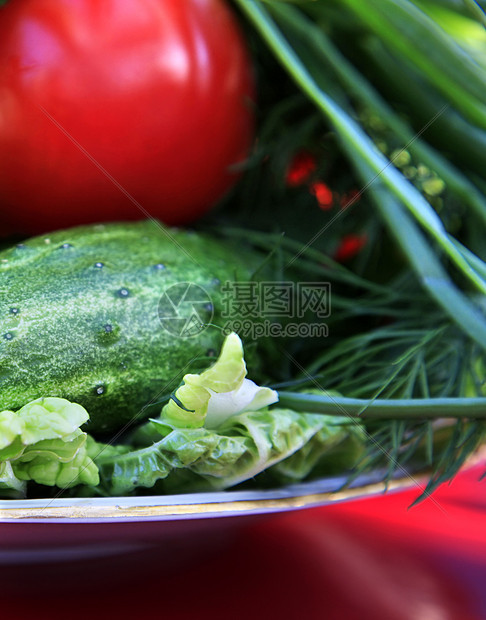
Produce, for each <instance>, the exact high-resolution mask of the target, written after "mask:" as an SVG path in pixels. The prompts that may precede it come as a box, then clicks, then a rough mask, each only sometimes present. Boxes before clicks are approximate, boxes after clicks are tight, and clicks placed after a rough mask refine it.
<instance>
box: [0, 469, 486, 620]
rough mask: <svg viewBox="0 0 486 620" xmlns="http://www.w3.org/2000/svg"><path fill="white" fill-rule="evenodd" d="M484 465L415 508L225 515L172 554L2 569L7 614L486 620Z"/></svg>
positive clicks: (364, 506) (403, 501)
mask: <svg viewBox="0 0 486 620" xmlns="http://www.w3.org/2000/svg"><path fill="white" fill-rule="evenodd" d="M484 467H485V464H483V465H478V466H475V467H474V468H471V469H469V470H467V471H465V472H463V473H461V474H460V475H459V476H458V477H457V478H456V479H455V480H454V481H453V482H452V484H450V485H447V486H443V487H441V488H440V489H439V490H438V491H437V492H436V493H435V494H434V495H433V497H432V498H431V499H428V500H426V501H424V502H423V503H421V504H419V505H418V506H416V507H414V508H411V509H409V506H410V504H411V502H412V501H413V500H414V499H415V497H416V496H417V489H416V488H415V489H412V490H408V491H404V492H396V493H390V494H387V495H383V496H379V497H374V498H369V499H361V500H356V501H352V502H346V503H341V504H336V505H331V506H325V507H321V508H313V509H307V510H301V511H295V512H288V513H282V514H278V515H272V516H265V517H260V518H257V519H255V518H253V519H251V518H250V519H245V518H240V519H237V520H232V521H229V520H224V519H223V520H219V521H220V522H221V528H219V527H218V528H214V527H212V528H210V529H209V530H208V533H207V534H205V533H204V531H203V532H202V533H201V535H200V536H199V539H198V541H196V542H195V541H193V540H189V539H187V540H181V539H180V538H178V537H175V539H174V544H173V547H172V548H170V545H169V547H168V546H167V544H164V546H160V545H157V544H155V545H152V546H151V547H150V548H147V549H144V550H143V551H127V552H126V553H124V554H119V555H111V556H108V557H103V558H101V559H82V560H78V561H75V562H58V563H55V562H50V563H36V564H31V565H28V566H25V565H24V566H23V565H12V566H9V567H3V568H2V569H0V584H1V603H0V617H1V618H2V619H5V620H10V619H14V618H15V619H20V620H24V619H25V620H27V619H30V618H36V619H39V620H44V619H46V620H47V619H48V618H49V619H50V620H57V619H61V618H63V619H64V618H73V619H77V618H103V617H113V618H116V619H125V618H147V619H150V618H170V619H174V620H186V619H187V620H189V619H196V618H197V619H198V620H205V619H206V618H207V619H209V618H211V619H212V620H215V619H219V618H228V619H240V618H242V619H243V618H245V619H246V618H255V619H259V618H267V619H272V618H285V619H287V618H305V619H310V620H314V618H315V619H317V618H319V619H321V618H326V619H331V620H334V619H336V620H337V619H338V618H339V619H342V618H344V619H350V620H354V619H355V618H356V619H358V618H359V619H360V620H368V619H382V618H383V619H392V620H395V619H397V620H408V619H413V620H477V619H480V618H486V587H485V586H486V520H485V516H486V494H485V489H486V481H485V482H479V481H478V479H479V477H480V475H481V474H482V473H483V470H484ZM228 524H229V525H230V527H225V525H228ZM157 525H158V526H159V527H160V523H159V524H157ZM152 526H154V524H145V525H144V526H142V527H146V528H147V532H148V531H149V529H150V528H151V527H152ZM138 527H140V525H139V526H138ZM73 531H74V530H73ZM126 535H127V541H128V540H129V539H130V529H129V528H128V529H127V530H126ZM100 544H101V542H100Z"/></svg>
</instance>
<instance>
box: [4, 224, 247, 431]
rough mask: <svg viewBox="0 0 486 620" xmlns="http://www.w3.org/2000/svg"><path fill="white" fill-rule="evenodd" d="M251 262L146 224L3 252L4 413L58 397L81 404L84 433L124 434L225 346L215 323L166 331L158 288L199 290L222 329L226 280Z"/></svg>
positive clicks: (90, 230)
mask: <svg viewBox="0 0 486 620" xmlns="http://www.w3.org/2000/svg"><path fill="white" fill-rule="evenodd" d="M255 258H256V257H255V256H253V255H252V254H251V253H250V254H249V255H247V256H245V257H244V260H243V258H239V256H238V254H237V253H236V252H234V249H233V248H231V247H228V246H227V245H225V244H224V243H222V242H220V241H217V240H215V239H212V238H210V237H208V236H204V235H200V234H196V233H193V232H190V231H183V230H177V229H166V228H163V227H162V226H159V225H157V223H155V222H150V221H146V222H138V223H129V224H126V223H120V224H118V223H117V224H106V225H97V226H89V227H88V226H83V227H80V228H75V229H72V230H65V231H59V232H55V233H53V234H51V235H49V236H47V237H46V236H42V237H36V238H34V239H30V240H28V241H26V242H25V243H23V244H19V245H17V246H16V247H13V248H9V249H7V250H4V251H3V252H0V411H1V410H3V409H17V408H20V407H22V406H23V405H25V404H26V403H28V402H30V401H32V400H34V399H36V398H40V397H45V396H57V397H61V398H66V399H68V400H70V401H73V402H76V403H79V404H81V405H83V406H84V407H85V408H86V409H87V411H88V412H89V414H90V417H91V419H90V421H89V422H88V423H87V425H86V426H85V428H86V430H88V431H89V432H95V433H97V432H101V433H106V432H113V431H115V430H117V429H120V428H121V427H123V425H124V424H126V423H127V422H129V421H130V420H132V419H133V418H134V417H135V416H137V414H139V412H141V411H142V409H143V408H144V407H145V406H146V405H147V403H149V401H150V400H151V399H157V398H160V396H161V395H166V394H167V393H170V392H172V391H173V390H174V389H175V388H176V387H177V385H178V383H179V381H180V379H181V377H182V374H184V373H186V372H188V371H189V370H190V371H194V370H195V366H194V364H192V365H191V361H193V360H194V359H195V358H199V366H198V365H197V364H196V366H197V368H199V369H200V368H201V367H203V366H205V365H207V361H206V363H205V364H202V363H201V357H204V356H205V355H206V353H207V352H208V351H212V350H214V351H218V350H219V348H220V346H221V343H222V341H223V334H222V331H221V329H219V328H217V327H207V328H206V329H205V330H204V331H201V332H200V333H198V334H197V335H195V336H193V337H189V338H181V337H177V336H174V335H172V334H171V333H169V331H167V330H166V329H165V328H164V326H163V324H162V323H161V320H160V318H159V301H160V299H161V297H162V295H163V294H164V292H165V291H166V290H167V289H168V288H169V287H170V286H171V285H173V284H176V283H182V282H191V283H194V284H196V285H199V286H201V287H203V289H205V291H206V292H207V293H208V294H209V297H210V299H211V302H212V304H213V307H214V316H213V319H212V323H216V324H218V323H219V324H220V325H222V324H223V320H222V319H221V309H222V305H223V292H222V288H223V284H224V282H225V281H235V279H237V280H239V281H245V280H248V279H249V278H250V277H251V272H252V269H254V268H255V266H256V260H255ZM180 373H182V374H180ZM174 381H175V383H174ZM161 406H162V405H159V408H160V407H161ZM157 413H158V410H157ZM149 414H150V415H154V409H153V408H152V409H151V410H148V411H147V414H146V415H149ZM145 417H146V416H145ZM141 419H142V416H140V418H139V421H141Z"/></svg>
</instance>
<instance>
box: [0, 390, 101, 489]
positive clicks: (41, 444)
mask: <svg viewBox="0 0 486 620" xmlns="http://www.w3.org/2000/svg"><path fill="white" fill-rule="evenodd" d="M88 419H89V415H88V413H87V411H86V410H85V409H84V408H83V407H81V405H77V404H76V403H71V402H69V401H68V400H65V399H63V398H40V399H38V400H35V401H32V402H30V403H28V404H27V405H25V406H24V407H22V409H20V410H19V411H17V412H13V411H2V412H0V489H12V490H15V491H18V492H20V493H22V492H24V491H25V487H26V482H28V481H29V480H32V481H34V482H37V483H39V484H44V485H48V486H58V487H61V488H67V487H71V486H75V485H77V484H87V485H97V484H98V483H99V474H98V468H97V466H96V465H95V464H94V462H93V461H92V459H91V457H90V456H89V455H88V452H87V449H86V439H87V434H86V433H84V432H82V431H81V430H80V426H82V424H84V423H85V422H86V421H87V420H88Z"/></svg>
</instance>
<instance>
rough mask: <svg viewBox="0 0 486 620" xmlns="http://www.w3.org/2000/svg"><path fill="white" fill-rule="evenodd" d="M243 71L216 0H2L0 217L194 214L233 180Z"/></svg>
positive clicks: (246, 87) (249, 132)
mask: <svg viewBox="0 0 486 620" xmlns="http://www.w3.org/2000/svg"><path fill="white" fill-rule="evenodd" d="M253 81H254V80H253V74H252V67H251V62H250V59H249V56H248V52H247V50H246V46H245V43H244V40H243V37H242V36H241V33H240V30H239V27H238V24H237V22H236V20H235V17H234V15H233V13H232V11H231V8H230V7H229V6H228V5H227V4H226V3H225V2H224V1H223V0H184V1H182V2H181V0H124V1H123V2H116V1H113V0H110V1H109V2H105V3H104V4H103V7H100V4H99V2H98V1H97V0H75V1H73V0H43V2H41V3H39V2H38V1H37V0H20V1H18V0H11V1H10V2H7V3H6V4H5V6H3V7H2V8H1V12H0V92H1V93H2V95H1V97H0V118H1V119H2V121H1V123H0V195H1V198H2V209H1V211H0V227H1V226H8V227H9V228H10V229H11V230H12V232H17V233H23V234H34V233H36V234H37V233H41V232H48V231H49V232H50V231H51V230H56V229H59V228H66V227H68V226H75V225H80V224H89V223H92V222H104V221H113V220H136V219H143V218H146V217H147V216H148V215H149V214H150V215H151V216H152V217H156V218H158V219H161V220H162V221H164V222H166V223H168V224H182V223H189V222H192V221H193V220H195V219H197V218H198V217H200V216H201V215H202V214H204V213H205V212H206V211H207V210H208V209H210V208H211V207H212V206H213V205H214V204H215V202H216V201H218V200H219V199H220V198H221V196H222V195H223V194H224V193H225V192H226V191H227V190H228V189H229V188H230V187H231V186H232V185H233V184H234V183H235V181H236V180H237V178H238V170H237V168H238V164H241V162H242V160H243V159H244V158H245V157H246V155H247V152H248V150H249V148H250V145H251V143H252V140H253V125H254V120H253V116H254V112H253V104H252V100H253V98H254V84H253Z"/></svg>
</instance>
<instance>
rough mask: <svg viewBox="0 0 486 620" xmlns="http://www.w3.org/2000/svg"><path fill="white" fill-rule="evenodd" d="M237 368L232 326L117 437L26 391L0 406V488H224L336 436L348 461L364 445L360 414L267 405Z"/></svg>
mask: <svg viewBox="0 0 486 620" xmlns="http://www.w3.org/2000/svg"><path fill="white" fill-rule="evenodd" d="M245 377H246V365H245V361H244V358H243V348H242V343H241V340H240V339H239V337H238V336H237V335H236V334H234V333H231V334H229V335H228V336H227V337H226V339H225V342H224V344H223V348H222V351H221V354H220V356H219V358H218V360H217V361H216V363H214V364H213V365H212V366H211V367H210V368H208V369H207V370H205V371H204V372H202V373H201V374H199V375H195V374H191V375H186V376H185V377H184V382H183V384H182V386H181V387H180V388H178V390H176V392H175V394H174V395H173V396H172V399H173V400H171V401H170V402H169V403H168V404H166V405H165V406H164V407H163V409H162V412H161V414H160V417H159V418H156V419H152V420H151V421H150V422H147V423H146V424H145V425H142V426H140V427H139V428H138V429H137V430H136V431H135V432H134V433H133V434H132V436H131V437H129V438H128V439H127V440H125V442H124V443H122V444H119V445H112V444H103V443H100V442H97V441H95V440H94V439H93V438H92V437H91V436H87V434H86V433H84V432H82V431H81V430H80V426H81V425H83V424H84V423H85V422H86V421H87V419H88V417H89V416H88V414H87V412H86V411H85V409H84V408H83V407H81V406H80V405H78V404H74V403H70V402H69V401H66V400H64V399H61V398H43V399H39V400H37V401H33V402H31V403H29V404H27V405H25V406H24V407H22V409H20V410H19V411H18V412H17V413H14V412H12V411H4V412H2V413H1V414H0V475H1V478H0V481H1V487H0V488H1V489H8V490H9V491H17V492H25V482H26V481H30V484H31V485H32V483H37V484H41V485H47V486H57V487H61V488H68V487H71V486H80V485H81V486H82V487H84V488H85V492H88V493H89V492H90V491H89V489H91V492H96V491H98V492H100V493H103V494H112V495H120V494H128V493H132V492H134V491H135V490H136V489H138V488H140V487H142V488H150V489H152V492H177V493H178V492H184V491H187V490H204V489H225V488H228V487H231V486H234V485H236V484H238V483H240V482H243V481H245V480H248V479H250V478H255V476H258V474H260V473H262V472H263V471H265V472H266V475H267V476H268V477H269V479H270V480H271V479H272V478H274V479H275V480H278V479H279V478H285V479H288V480H299V479H301V478H304V477H306V476H308V475H309V474H310V473H311V472H312V470H313V469H314V468H318V467H319V465H321V466H322V462H325V460H326V457H327V458H328V457H329V455H330V454H331V453H332V452H333V451H334V450H335V449H336V447H338V446H339V449H340V450H341V453H342V452H344V453H345V454H346V461H345V462H346V467H347V468H348V469H350V468H351V467H352V466H353V465H354V464H355V462H356V460H357V458H358V456H359V455H360V454H361V452H362V450H363V437H364V436H363V430H362V428H361V425H360V424H359V423H356V424H355V425H352V426H349V425H346V419H345V418H342V417H341V418H340V417H331V418H329V419H325V418H323V417H322V416H319V415H313V414H305V413H297V412H295V411H292V410H290V409H283V408H279V407H277V408H273V409H269V405H271V404H274V403H275V402H276V401H277V400H278V394H277V392H276V391H274V390H271V389H269V388H265V387H259V386H257V385H256V384H254V383H253V382H252V381H249V380H248V379H246V378H245ZM227 405H228V406H227ZM189 407H194V408H193V409H189ZM223 414H224V415H223ZM87 439H88V441H86V440H87ZM140 446H141V447H140ZM301 451H304V452H303V453H301ZM328 467H329V463H328ZM324 470H325V468H324ZM98 472H99V473H98ZM98 485H99V488H96V489H94V487H98Z"/></svg>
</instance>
